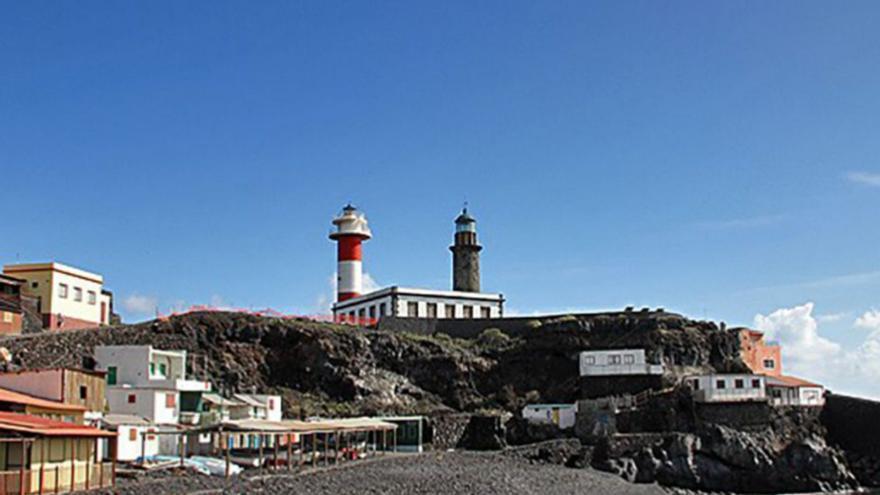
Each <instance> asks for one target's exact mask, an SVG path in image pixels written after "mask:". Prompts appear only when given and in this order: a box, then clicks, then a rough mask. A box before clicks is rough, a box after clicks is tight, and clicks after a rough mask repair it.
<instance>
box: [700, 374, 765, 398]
mask: <svg viewBox="0 0 880 495" xmlns="http://www.w3.org/2000/svg"><path fill="white" fill-rule="evenodd" d="M756 382H757V386H755V385H756ZM688 383H689V384H690V385H691V388H692V389H694V399H695V400H696V401H698V402H740V401H754V400H765V399H766V398H767V391H766V389H765V386H766V381H765V379H764V377H763V376H759V375H747V374H717V375H716V374H712V375H700V376H694V377H690V378H688ZM722 383H723V387H722V386H721V384H722ZM739 383H741V384H742V387H738V386H737V384H739Z"/></svg>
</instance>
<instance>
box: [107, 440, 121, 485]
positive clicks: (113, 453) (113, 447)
mask: <svg viewBox="0 0 880 495" xmlns="http://www.w3.org/2000/svg"><path fill="white" fill-rule="evenodd" d="M109 445H110V449H109V450H110V486H112V487H113V488H116V458H117V457H119V444H118V443H114V442H109Z"/></svg>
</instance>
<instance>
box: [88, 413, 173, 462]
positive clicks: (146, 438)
mask: <svg viewBox="0 0 880 495" xmlns="http://www.w3.org/2000/svg"><path fill="white" fill-rule="evenodd" d="M101 427H102V429H105V430H110V431H115V432H116V433H117V434H118V436H117V437H116V448H117V450H116V459H117V460H119V461H123V462H133V461H136V460H137V459H138V458H139V457H141V455H142V454H144V455H146V456H147V457H150V456H154V455H157V454H159V435H156V434H155V433H156V431H157V428H156V427H154V426H152V425H151V424H150V422H149V421H147V420H146V419H144V418H141V417H138V416H132V415H128V414H108V415H107V416H104V417H103V418H101ZM109 441H113V439H110V440H109Z"/></svg>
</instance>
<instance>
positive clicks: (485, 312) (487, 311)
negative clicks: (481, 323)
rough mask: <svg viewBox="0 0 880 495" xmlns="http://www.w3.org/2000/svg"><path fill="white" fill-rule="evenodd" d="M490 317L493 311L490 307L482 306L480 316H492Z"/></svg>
mask: <svg viewBox="0 0 880 495" xmlns="http://www.w3.org/2000/svg"><path fill="white" fill-rule="evenodd" d="M490 317H491V311H490V309H489V308H486V307H482V308H480V318H490Z"/></svg>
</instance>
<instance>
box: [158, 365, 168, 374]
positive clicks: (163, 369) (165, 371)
mask: <svg viewBox="0 0 880 495" xmlns="http://www.w3.org/2000/svg"><path fill="white" fill-rule="evenodd" d="M159 374H160V375H162V376H168V365H167V364H165V363H159Z"/></svg>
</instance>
